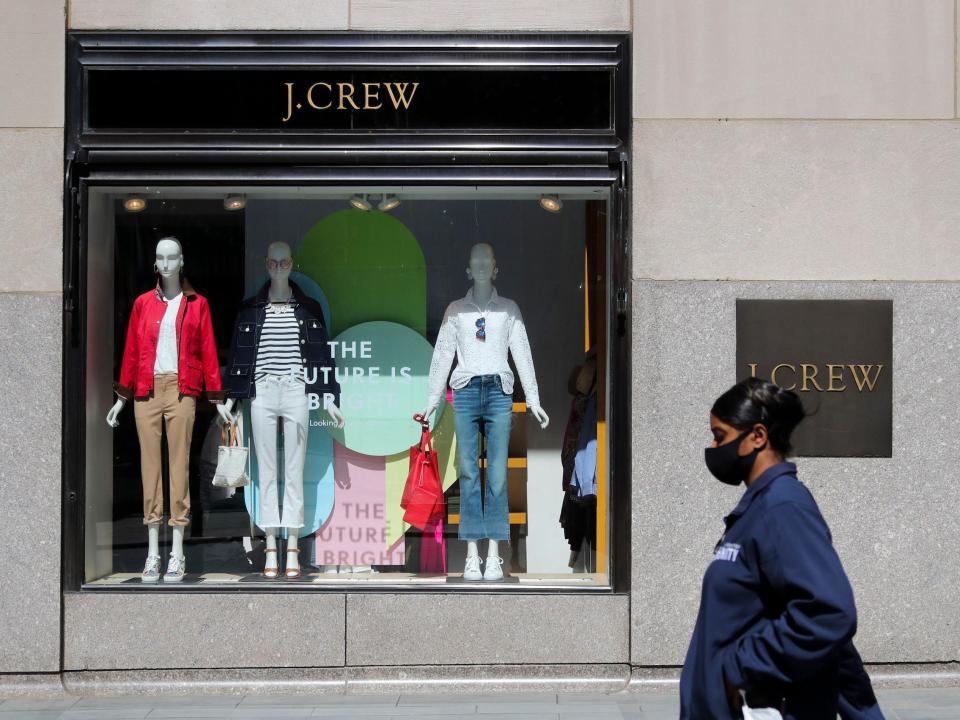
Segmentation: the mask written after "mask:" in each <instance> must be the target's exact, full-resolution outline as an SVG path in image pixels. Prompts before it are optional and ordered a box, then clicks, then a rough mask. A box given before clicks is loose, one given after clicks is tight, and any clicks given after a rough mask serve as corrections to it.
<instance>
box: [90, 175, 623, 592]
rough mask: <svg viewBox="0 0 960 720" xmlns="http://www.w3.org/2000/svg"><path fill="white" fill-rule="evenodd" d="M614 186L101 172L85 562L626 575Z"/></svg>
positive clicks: (133, 571) (242, 577)
mask: <svg viewBox="0 0 960 720" xmlns="http://www.w3.org/2000/svg"><path fill="white" fill-rule="evenodd" d="M608 202H609V193H608V189H607V188H603V187H596V188H593V187H582V188H570V187H552V188H551V187H544V188H513V187H498V188H476V187H399V186H398V187H369V186H364V187H343V188H318V187H308V186H305V187H296V188H291V187H257V188H252V187H243V188H240V187H222V188H210V187H165V188H160V189H158V188H155V187H154V188H147V187H93V188H91V190H90V192H89V200H88V218H89V222H88V227H87V250H88V252H87V258H88V262H87V297H86V302H87V388H86V391H87V403H88V413H87V420H86V423H87V427H86V444H87V447H86V498H85V500H86V537H85V567H86V571H85V574H86V581H87V582H88V583H96V584H117V583H123V584H126V585H130V586H141V585H143V586H144V587H149V586H150V585H151V584H152V583H151V582H150V581H151V580H153V578H152V577H151V575H152V573H149V572H148V573H146V575H144V573H143V571H144V566H145V563H146V562H147V560H148V555H150V554H152V553H153V552H156V553H157V554H158V555H159V557H160V560H159V563H158V568H157V572H158V574H159V576H160V577H159V578H158V580H157V581H158V582H172V581H179V582H183V583H187V584H195V583H202V584H204V585H217V584H229V583H238V582H240V583H250V584H261V583H284V582H296V583H308V584H313V585H314V586H316V587H328V586H331V585H335V584H337V583H342V582H344V581H350V582H351V583H357V582H362V583H368V584H372V585H377V584H381V585H395V584H411V585H417V586H422V585H425V584H426V585H431V586H434V585H435V586H437V587H449V588H451V589H462V588H463V587H464V586H465V585H470V584H473V585H476V584H477V583H482V582H487V583H491V582H492V583H496V586H497V587H503V588H512V587H517V588H523V587H526V588H529V587H554V586H557V587H597V586H601V587H603V586H607V585H608V575H607V570H608V561H609V539H608V538H609V525H608V517H609V512H608V503H609V494H608V480H607V478H608V464H607V458H608V451H607V441H606V438H607V425H606V418H607V414H608V412H607V333H608V329H607V317H608V315H609V312H608V298H609V290H608V281H607V278H608V276H609V267H608V263H609V252H608V237H609V222H608V219H609V218H608ZM165 238H166V240H164V239H165ZM114 383H119V387H117V388H116V391H117V392H118V393H120V394H121V395H123V396H126V397H127V400H126V401H125V402H123V403H122V409H119V410H118V411H115V415H116V421H117V427H116V428H113V427H110V426H109V425H108V422H107V418H106V410H107V409H109V408H110V407H111V406H112V405H113V403H114V401H117V400H118V396H117V395H114V394H112V392H113V390H112V389H113V388H114V387H115V385H114ZM217 391H220V392H219V393H218V392H217ZM208 393H209V394H208ZM221 394H223V395H224V396H225V397H220V395H221ZM227 398H229V401H228V402H227V404H226V405H221V408H220V410H218V404H217V402H215V401H220V402H221V403H222V402H223V401H224V400H226V399H227ZM431 408H435V412H433V413H432V414H431V416H430V418H429V420H430V422H429V424H428V428H429V437H430V445H429V446H422V445H421V442H422V440H423V436H422V429H423V427H422V426H421V424H420V423H419V422H418V421H416V420H415V419H414V415H415V414H419V413H422V412H424V411H425V410H428V409H431ZM228 410H229V412H231V413H233V415H234V417H236V419H237V425H238V428H239V430H240V431H241V432H240V435H241V439H242V444H241V445H240V446H241V447H242V448H245V449H246V450H230V451H228V450H226V449H224V448H226V447H227V446H229V445H230V442H231V438H230V433H224V432H222V423H221V421H220V420H221V414H222V413H226V412H227V411H228ZM341 423H342V427H340V425H341ZM542 426H545V427H542ZM411 448H417V450H416V451H412V450H411ZM423 449H432V450H433V455H432V457H431V456H430V455H429V454H428V455H427V456H426V458H427V461H426V463H425V464H421V463H419V462H414V461H415V460H417V461H419V460H421V459H422V457H423V453H422V452H421V450H423ZM244 455H246V464H244V457H243V456H244ZM433 462H435V463H436V464H435V466H434V465H433ZM411 468H414V471H413V472H411ZM241 476H246V477H248V478H249V479H250V480H251V482H250V484H249V485H246V486H240V487H228V486H224V485H225V484H230V483H233V482H235V481H236V480H237V478H240V477H241ZM291 538H292V539H291ZM181 539H182V548H183V557H184V558H185V574H184V575H183V577H182V579H179V578H178V573H176V572H174V573H172V574H171V575H170V576H169V577H166V578H164V575H165V573H167V571H168V570H169V566H170V560H169V558H170V556H171V553H174V554H176V553H178V552H179V548H180V543H181ZM489 539H494V540H496V541H497V542H496V544H495V547H494V548H491V546H490V543H489ZM471 541H475V542H476V551H477V552H478V553H479V561H478V562H474V561H471V560H470V559H469V554H470V553H471V552H472V551H473V549H474V547H473V545H472V544H471ZM152 542H153V543H155V544H154V545H151V543H152ZM288 548H294V549H298V550H299V553H288V552H287V550H288ZM274 549H276V550H277V552H273V550H274ZM491 551H495V553H496V555H495V556H494V557H490V553H491ZM497 557H499V558H500V559H502V561H503V562H502V566H501V563H500V562H499V561H498V560H497ZM148 564H149V563H148ZM297 564H299V569H300V571H301V576H300V577H296V578H290V579H287V578H286V577H285V570H286V569H290V570H293V569H294V568H295V567H296V566H297ZM274 567H277V568H278V573H279V578H277V579H272V578H270V577H267V576H265V575H264V571H265V570H266V571H267V573H266V575H268V576H269V575H272V574H273V572H271V570H272V568H274ZM173 569H174V571H176V570H177V567H176V563H174V568H173ZM148 570H149V568H148ZM501 572H502V574H503V577H502V578H501V577H500V573H501ZM478 576H479V578H480V579H473V580H471V579H469V578H471V577H473V578H477V577H478ZM484 578H485V579H484Z"/></svg>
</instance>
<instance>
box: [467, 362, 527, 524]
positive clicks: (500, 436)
mask: <svg viewBox="0 0 960 720" xmlns="http://www.w3.org/2000/svg"><path fill="white" fill-rule="evenodd" d="M481 423H482V424H483V434H484V437H485V439H486V441H487V442H486V445H487V472H486V485H487V487H486V493H485V497H481V492H480V463H479V459H480V425H481ZM512 424H513V396H512V395H507V394H506V393H505V392H504V391H503V386H502V385H501V383H500V376H499V375H478V376H476V377H473V378H471V379H470V382H469V383H468V384H467V385H466V387H463V388H460V389H459V390H454V391H453V426H454V429H455V430H456V433H457V471H458V474H459V476H460V532H459V537H460V539H461V540H482V539H484V538H490V539H491V540H509V539H510V518H509V510H508V508H507V452H508V447H507V446H508V445H509V443H510V426H511V425H512Z"/></svg>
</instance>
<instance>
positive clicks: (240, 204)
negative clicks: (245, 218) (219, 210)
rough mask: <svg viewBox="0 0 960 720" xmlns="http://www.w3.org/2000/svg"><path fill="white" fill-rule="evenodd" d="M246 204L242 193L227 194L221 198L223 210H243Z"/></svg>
mask: <svg viewBox="0 0 960 720" xmlns="http://www.w3.org/2000/svg"><path fill="white" fill-rule="evenodd" d="M246 206H247V199H246V198H245V197H244V196H243V195H227V197H225V198H224V199H223V209H224V210H243V209H244V208H245V207H246Z"/></svg>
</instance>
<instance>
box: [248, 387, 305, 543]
mask: <svg viewBox="0 0 960 720" xmlns="http://www.w3.org/2000/svg"><path fill="white" fill-rule="evenodd" d="M281 418H282V419H283V460H284V464H283V514H282V515H281V512H280V507H279V505H280V503H279V498H278V492H277V484H278V478H277V423H278V422H279V421H280V419H281ZM309 420H310V410H309V408H308V406H307V395H306V390H305V386H304V384H303V381H302V380H299V379H297V378H294V377H292V376H289V375H282V376H281V375H268V376H267V377H265V378H263V379H262V380H257V396H256V397H255V398H253V400H252V401H251V403H250V421H251V423H252V425H253V444H254V448H255V450H256V453H257V469H258V475H259V478H258V484H259V486H260V495H259V500H260V527H261V528H263V529H266V528H274V527H286V528H302V527H303V465H304V462H305V461H306V457H307V434H308V431H309V426H308V423H309Z"/></svg>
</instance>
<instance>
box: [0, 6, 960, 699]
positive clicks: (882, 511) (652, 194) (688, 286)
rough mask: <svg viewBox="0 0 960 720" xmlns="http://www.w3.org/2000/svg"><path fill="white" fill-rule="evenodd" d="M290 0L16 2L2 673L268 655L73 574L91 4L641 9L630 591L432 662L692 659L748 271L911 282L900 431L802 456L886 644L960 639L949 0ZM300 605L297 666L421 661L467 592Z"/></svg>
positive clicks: (122, 10)
mask: <svg viewBox="0 0 960 720" xmlns="http://www.w3.org/2000/svg"><path fill="white" fill-rule="evenodd" d="M268 5H269V12H265V11H264V9H263V8H264V7H265V6H266V5H265V4H264V3H262V2H255V1H254V0H230V1H227V0H210V1H205V2H196V1H194V0H154V1H153V2H150V3H136V2H129V1H128V0H36V1H35V2H30V3H25V2H22V0H0V18H2V19H3V20H2V22H0V96H2V97H3V98H4V102H2V103H0V252H2V257H3V262H2V263H0V317H2V318H3V328H4V330H5V332H3V333H2V334H0V378H2V379H0V407H3V411H2V413H0V449H2V451H3V454H4V461H3V463H2V465H0V506H2V507H4V508H7V512H5V516H4V517H5V520H4V521H3V522H2V523H0V578H3V581H2V582H0V630H2V633H3V638H4V641H3V642H2V643H0V674H3V673H8V674H19V675H25V674H30V673H57V672H60V671H64V670H66V671H68V672H73V671H84V670H100V671H114V670H124V669H137V668H144V667H149V668H152V669H163V668H194V669H196V668H201V667H209V668H224V667H238V666H242V667H255V666H256V665H257V663H258V662H260V661H261V660H262V661H263V664H267V663H268V661H269V658H268V657H266V656H265V655H257V654H256V652H255V648H253V646H251V645H250V644H249V643H247V642H244V641H243V640H242V639H240V640H238V644H236V645H229V647H226V648H225V647H223V646H220V647H219V648H218V650H217V652H215V653H212V654H207V655H205V656H204V658H206V659H208V660H209V662H208V664H206V665H204V664H202V663H201V664H200V665H198V664H197V658H194V659H193V660H192V661H191V660H190V659H189V658H185V657H184V656H183V651H182V649H178V648H177V647H175V646H173V645H169V644H163V645H162V646H161V651H159V652H157V653H156V654H154V655H153V657H152V659H151V662H150V663H149V664H148V665H146V666H145V665H143V664H137V663H138V660H137V659H136V658H134V657H127V656H126V655H125V654H124V653H123V652H121V653H119V654H118V653H114V652H112V651H111V650H110V649H109V648H107V647H106V646H104V647H102V648H100V649H99V650H98V649H97V646H96V645H95V644H93V643H95V642H96V640H97V638H102V637H104V634H110V633H115V634H118V637H121V636H122V637H128V636H129V637H131V638H132V637H133V635H134V634H135V632H134V630H133V629H131V628H132V625H133V623H134V620H133V618H134V617H139V616H140V615H141V614H142V613H147V614H148V615H149V616H150V617H151V618H152V619H153V621H155V622H156V625H154V626H153V627H154V629H155V630H160V629H162V628H163V626H164V623H165V622H179V620H180V618H179V615H180V613H181V612H182V606H177V607H174V606H173V605H172V604H171V603H170V602H169V601H165V600H164V599H158V598H156V597H152V598H150V599H149V600H148V599H147V598H145V597H144V598H141V597H136V596H129V595H128V596H124V597H122V598H121V597H120V596H111V595H109V594H99V595H97V596H95V597H93V596H84V595H68V596H67V597H66V598H65V599H64V598H63V597H62V594H61V590H60V576H59V572H60V571H59V568H60V552H61V550H60V549H61V542H62V541H63V539H62V538H61V533H60V512H61V506H62V501H63V499H62V498H61V467H60V397H61V365H60V354H61V350H62V332H61V328H62V318H61V312H60V310H61V308H62V302H61V297H62V291H63V274H62V261H63V257H62V252H63V198H62V189H63V178H64V167H63V163H62V159H63V152H62V148H63V126H64V94H65V93H64V64H65V58H64V46H65V33H66V32H67V31H69V30H71V29H76V30H93V29H97V30H100V29H106V30H109V29H123V30H138V29H150V30H302V31H327V30H338V31H357V32H362V31H421V30H422V31H448V32H459V31H462V32H477V31H543V32H554V31H570V32H584V31H597V32H599V31H608V32H610V31H612V32H630V33H631V34H632V43H633V68H632V72H633V80H634V87H633V108H632V116H633V119H634V120H633V133H634V136H633V148H632V168H633V175H632V181H633V182H632V188H631V192H632V207H633V213H632V242H633V245H632V247H633V271H634V283H633V312H634V327H633V333H634V350H633V353H634V359H633V362H634V378H633V380H634V382H633V387H634V399H633V402H634V415H633V427H632V436H633V438H634V441H633V455H634V457H633V471H634V472H633V478H632V481H633V526H632V544H633V554H632V588H633V589H632V592H631V594H630V595H629V596H625V595H624V596H613V597H609V596H608V597H600V596H597V597H584V598H570V599H569V602H566V603H565V602H564V599H563V597H548V596H542V599H541V600H540V601H538V598H539V597H540V596H537V595H527V596H524V597H523V598H517V599H511V598H496V597H495V596H492V597H495V600H489V599H488V600H484V598H485V597H490V596H477V597H472V598H470V613H471V614H472V615H474V616H480V617H482V616H483V615H484V613H489V612H501V613H502V614H503V617H505V618H506V619H507V621H508V622H512V623H516V624H515V625H514V627H519V628H524V627H526V628H527V629H528V630H529V632H527V633H526V634H524V632H523V631H522V630H521V632H520V634H519V635H507V634H505V633H503V634H500V635H497V634H496V633H495V634H494V636H493V637H488V638H487V640H488V641H489V642H487V643H486V644H483V643H480V644H478V647H477V649H476V654H475V655H469V654H464V650H463V648H456V647H452V646H451V647H449V648H447V650H448V651H449V657H447V658H443V657H441V658H439V661H438V663H437V664H438V665H444V664H447V665H450V666H458V665H467V664H470V662H471V657H475V658H478V659H476V660H474V661H475V662H482V663H486V664H489V665H492V666H497V665H502V666H503V668H504V674H510V673H521V674H522V670H518V669H517V666H521V665H523V664H529V665H530V667H531V668H534V669H533V670H531V673H534V674H535V675H536V676H537V677H541V676H550V671H548V670H544V669H543V668H544V667H547V668H549V667H560V666H562V665H564V664H570V663H586V664H588V665H590V666H594V667H595V676H596V678H597V687H607V686H609V684H610V682H611V680H610V678H611V675H612V676H614V677H622V678H624V682H625V681H626V679H627V678H629V677H630V676H631V670H632V671H633V673H634V675H635V677H646V676H645V675H644V674H643V673H644V672H645V671H644V670H643V668H646V667H649V666H677V665H679V664H680V663H682V660H683V650H684V647H685V643H686V640H687V638H688V637H689V632H690V629H691V627H692V623H693V619H694V613H695V610H696V606H697V601H698V583H699V578H700V575H701V572H702V569H703V566H704V564H705V562H706V558H707V553H708V551H709V549H710V548H711V547H712V544H713V542H714V541H715V540H716V536H717V534H718V531H719V528H720V518H721V517H722V515H723V514H724V512H725V511H726V510H727V509H728V506H730V505H731V496H730V495H729V493H726V494H725V493H724V491H723V490H722V489H721V488H720V487H719V486H718V485H717V484H716V483H712V484H711V483H710V481H709V480H708V479H704V473H702V472H700V464H699V463H700V462H701V460H702V458H701V455H700V453H701V452H702V450H701V445H702V444H703V443H704V442H705V440H704V438H706V435H707V434H706V432H705V430H704V428H703V427H702V425H703V420H704V417H705V416H706V408H707V405H708V403H709V401H710V399H711V398H712V397H713V396H714V395H716V394H717V393H718V392H719V391H721V390H723V389H724V388H725V386H726V385H727V381H728V379H729V378H730V377H731V376H732V373H733V362H734V357H733V342H734V340H733V332H734V327H733V324H732V313H733V307H734V306H733V303H734V301H735V299H736V298H737V297H785V298H796V297H831V298H834V297H835V298H845V297H883V298H893V299H894V313H895V334H894V337H895V347H894V354H895V355H894V357H895V372H896V377H897V382H898V386H897V388H896V392H895V396H894V446H895V449H894V456H893V457H892V458H890V459H875V460H837V461H827V460H817V461H809V462H806V463H802V464H801V471H802V472H806V473H807V475H806V477H807V478H808V479H809V480H810V484H811V486H812V487H813V489H814V491H815V493H816V494H817V496H818V498H819V501H820V503H821V506H822V508H823V510H824V514H825V515H826V517H827V519H828V521H829V522H830V523H831V526H832V528H833V532H834V537H835V541H836V544H837V546H838V548H839V549H840V552H841V555H842V557H843V559H844V561H845V563H846V564H847V567H848V569H849V571H850V575H851V578H852V580H853V583H854V587H855V590H856V591H857V598H858V603H859V607H860V612H861V621H860V631H859V634H858V638H859V644H860V645H861V647H862V650H863V654H864V656H865V659H866V660H867V662H869V663H906V664H911V663H912V664H916V663H951V662H952V663H956V662H958V661H960V624H958V623H957V622H956V621H955V619H956V617H957V615H958V613H960V601H958V599H957V592H956V588H957V587H960V561H958V560H957V557H956V548H957V545H958V542H957V541H958V539H960V515H958V513H957V512H956V508H958V507H960V491H958V490H957V487H958V485H957V483H956V482H955V478H954V475H955V473H956V467H957V460H958V459H960V458H958V449H957V448H958V447H960V446H958V444H957V442H956V441H955V439H954V438H953V437H952V435H953V430H954V428H956V427H957V425H958V421H960V409H958V407H957V404H956V403H955V402H954V401H953V396H954V395H955V390H954V388H955V387H956V381H957V380H958V378H957V377H956V375H957V373H956V371H955V368H956V364H957V363H956V355H957V349H958V347H960V330H958V324H957V322H956V321H957V320H960V318H958V317H957V307H958V302H960V294H958V293H960V291H958V288H960V237H958V233H960V203H958V197H960V119H958V117H960V116H958V111H957V87H958V77H960V76H958V72H957V47H956V37H957V17H958V13H957V0H910V1H909V2H907V1H905V0H849V1H846V0H845V1H844V2H837V1H836V0H804V1H801V0H633V1H632V3H631V2H628V1H627V0H580V1H578V2H573V1H572V0H555V1H554V2H549V3H548V2H545V1H544V0H513V1H511V2H506V1H500V0H495V1H492V2H481V3H463V2H459V1H457V0H425V1H424V2H405V1H403V0H328V1H324V2H317V1H316V0H275V2H272V3H269V4H268ZM877 281H881V282H880V283H878V282H877ZM658 438H659V439H661V440H663V442H660V443H654V442H653V441H654V440H655V439H658ZM681 503H682V504H683V507H684V511H683V513H682V516H678V514H677V507H678V506H680V504H681ZM11 508H17V509H24V508H30V513H29V514H30V516H31V517H34V518H39V520H38V521H37V523H34V522H31V523H29V524H27V523H22V524H21V523H18V522H16V521H13V520H12V517H13V514H12V513H11V512H9V510H10V509H11ZM213 597H214V596H209V595H207V596H200V595H197V596H191V598H190V600H189V603H188V604H189V605H190V607H191V611H190V613H191V620H190V623H191V626H190V628H188V629H189V630H190V631H191V632H196V633H198V634H202V633H204V632H211V631H210V627H211V626H214V627H216V623H217V619H218V618H222V613H223V612H225V611H224V609H223V607H222V606H221V605H220V604H219V603H218V602H217V601H216V600H215V599H211V598H213ZM278 598H281V599H282V598H283V596H282V595H280V596H277V595H268V596H258V597H256V598H249V599H248V600H245V599H244V597H243V595H242V594H241V595H232V596H231V598H230V600H229V602H230V603H232V604H233V605H236V607H235V608H234V609H235V610H236V612H237V613H238V617H243V616H244V613H248V612H252V610H251V604H252V603H258V604H260V605H262V606H263V608H265V612H266V614H267V616H269V617H270V618H273V621H272V622H273V624H274V626H282V625H283V624H284V622H283V618H284V617H285V612H286V610H285V608H284V607H283V606H281V604H280V603H278ZM296 602H297V603H298V604H304V605H309V606H310V608H307V607H304V608H303V611H304V613H309V612H311V609H312V612H315V613H324V615H323V618H322V619H321V620H318V619H317V617H318V616H314V617H313V618H312V619H311V621H310V622H308V623H306V624H305V625H303V627H302V628H300V627H298V630H299V629H303V630H304V632H306V633H307V634H308V635H309V636H310V637H311V638H313V646H312V648H308V649H304V648H300V650H299V651H298V652H297V653H296V654H294V656H293V658H294V660H295V662H294V663H293V664H295V665H297V666H299V667H304V666H317V667H338V666H344V665H347V666H349V665H357V666H362V667H368V666H370V667H379V666H391V667H395V666H402V665H403V664H404V658H413V659H414V660H412V661H411V663H410V664H413V665H429V664H431V663H430V662H429V657H427V656H424V655H423V654H422V653H421V651H422V649H423V648H422V645H421V638H420V634H421V633H423V632H424V631H425V628H424V626H423V625H422V624H418V622H417V621H416V620H415V618H417V617H418V615H417V614H418V613H424V612H436V613H437V617H438V618H440V619H441V620H442V621H443V622H445V623H448V624H455V623H456V622H458V618H459V617H460V615H459V611H458V609H457V603H458V597H457V596H456V595H450V596H441V597H438V598H434V597H432V596H429V595H419V594H410V595H383V596H377V595H359V596H352V595H351V594H350V593H343V594H341V595H338V596H325V597H324V599H323V600H322V601H318V600H315V599H311V598H307V597H299V598H296ZM313 606H316V607H313ZM64 609H65V613H64V619H63V622H61V611H62V610H64ZM551 613H552V614H553V615H552V617H555V618H558V622H574V621H575V620H576V619H577V618H581V619H582V618H584V617H587V618H589V622H588V623H587V625H586V626H585V627H584V628H583V635H582V636H581V637H579V638H578V639H575V640H570V639H556V638H549V637H547V636H548V635H549V630H550V624H549V623H545V622H544V617H545V616H548V617H550V616H551V615H549V614H551ZM397 615H399V616H402V617H404V618H406V621H405V625H404V633H403V635H404V636H403V638H400V639H398V644H397V645H395V646H393V647H390V648H384V647H382V646H379V645H378V643H377V642H376V638H377V637H379V630H378V626H379V625H382V624H383V623H384V622H386V621H387V620H386V619H387V618H389V617H391V616H397ZM114 618H116V621H115V620H114ZM351 618H353V622H354V624H351ZM360 620H362V621H360ZM242 622H243V621H242V620H238V621H237V625H236V626H234V629H237V628H239V627H241V625H242ZM345 626H346V630H345V629H344V628H345ZM219 632H221V629H215V630H214V631H213V633H214V634H213V637H214V639H216V637H219V636H218V635H217V633H219ZM330 632H334V633H338V634H334V636H333V639H331V636H330ZM61 633H62V634H63V636H64V637H61ZM220 639H221V640H222V641H223V642H225V643H228V644H229V643H230V642H231V640H230V638H229V637H228V636H226V635H224V636H223V637H222V638H220ZM247 639H248V640H249V638H247ZM351 643H352V644H351ZM283 644H284V643H283V638H282V637H279V636H278V637H273V638H271V644H270V645H269V646H268V647H267V648H261V650H266V651H276V652H278V653H279V652H280V649H281V648H282V646H283ZM525 647H527V648H529V653H526V652H525ZM244 653H249V655H244ZM237 657H241V658H245V659H244V660H241V661H237V660H236V658H237ZM631 666H632V667H631ZM637 668H640V669H639V670H638V669H637ZM581 671H582V672H583V673H585V674H586V675H589V674H590V672H591V670H590V669H589V667H588V668H586V669H582V668H581ZM358 672H359V671H358ZM390 672H394V671H390ZM438 672H439V671H438ZM388 674H389V673H388ZM555 674H556V676H557V677H563V672H560V671H557V672H556V673H555ZM358 677H359V675H358ZM2 682H3V681H2V680H0V685H2ZM558 682H559V681H558ZM365 687H367V686H365ZM368 689H369V688H368Z"/></svg>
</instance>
